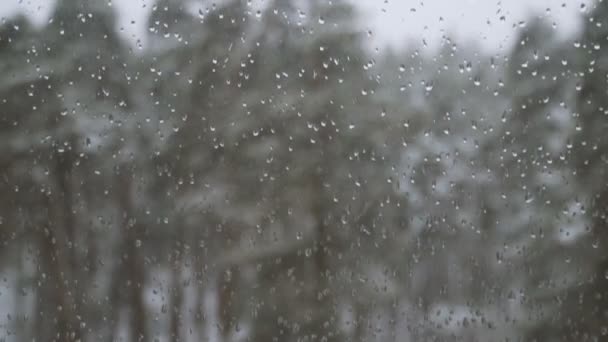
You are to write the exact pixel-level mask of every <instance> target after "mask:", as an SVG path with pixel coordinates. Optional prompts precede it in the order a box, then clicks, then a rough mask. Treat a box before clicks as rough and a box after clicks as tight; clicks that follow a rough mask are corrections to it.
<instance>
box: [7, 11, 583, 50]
mask: <svg viewBox="0 0 608 342" xmlns="http://www.w3.org/2000/svg"><path fill="white" fill-rule="evenodd" d="M99 1H106V2H108V3H109V4H111V5H112V6H113V7H114V8H116V9H117V10H118V13H119V25H120V26H121V28H122V32H123V34H124V35H125V37H127V38H130V39H132V40H133V41H135V40H136V39H137V38H141V37H142V36H143V35H144V34H145V29H146V28H145V27H144V26H145V17H146V15H147V13H148V12H147V11H148V10H149V9H150V7H151V5H152V3H153V0H99ZM258 1H261V2H263V0H258ZM352 1H353V2H354V3H355V4H357V6H358V7H359V9H360V22H361V23H362V25H363V28H364V29H365V30H368V31H370V32H371V36H370V39H371V41H370V43H371V44H372V45H373V46H374V47H382V46H384V45H385V44H387V43H388V44H394V45H402V44H404V43H407V42H410V41H412V40H414V41H419V42H422V40H424V41H425V42H427V43H428V44H429V45H431V46H437V44H438V42H439V41H440V39H441V37H442V36H443V35H444V34H446V32H447V33H449V35H450V36H451V37H454V38H459V40H464V39H470V40H476V41H480V42H481V44H482V45H483V46H484V47H486V48H488V49H503V48H505V47H508V46H510V44H511V43H512V38H513V37H515V36H516V35H517V28H516V27H518V24H519V23H520V22H522V21H525V20H526V19H527V18H529V16H530V15H532V14H535V15H540V16H545V17H547V18H548V19H549V20H550V21H551V22H554V23H555V28H556V30H558V31H560V32H562V33H563V34H564V35H567V34H572V33H573V32H575V31H576V30H577V29H578V27H579V26H580V17H581V13H582V12H584V11H586V10H588V7H590V6H588V5H589V4H590V3H591V1H590V0H575V1H572V0H502V1H499V0H352ZM54 3H55V1H54V0H2V6H0V17H8V16H11V15H14V14H15V13H17V12H23V13H27V14H28V15H30V16H31V17H32V18H33V19H34V20H35V21H36V22H37V23H39V24H42V23H44V22H45V21H46V20H47V19H48V15H49V13H50V11H51V10H52V7H53V5H54ZM586 5H587V6H586ZM514 26H515V27H514Z"/></svg>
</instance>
